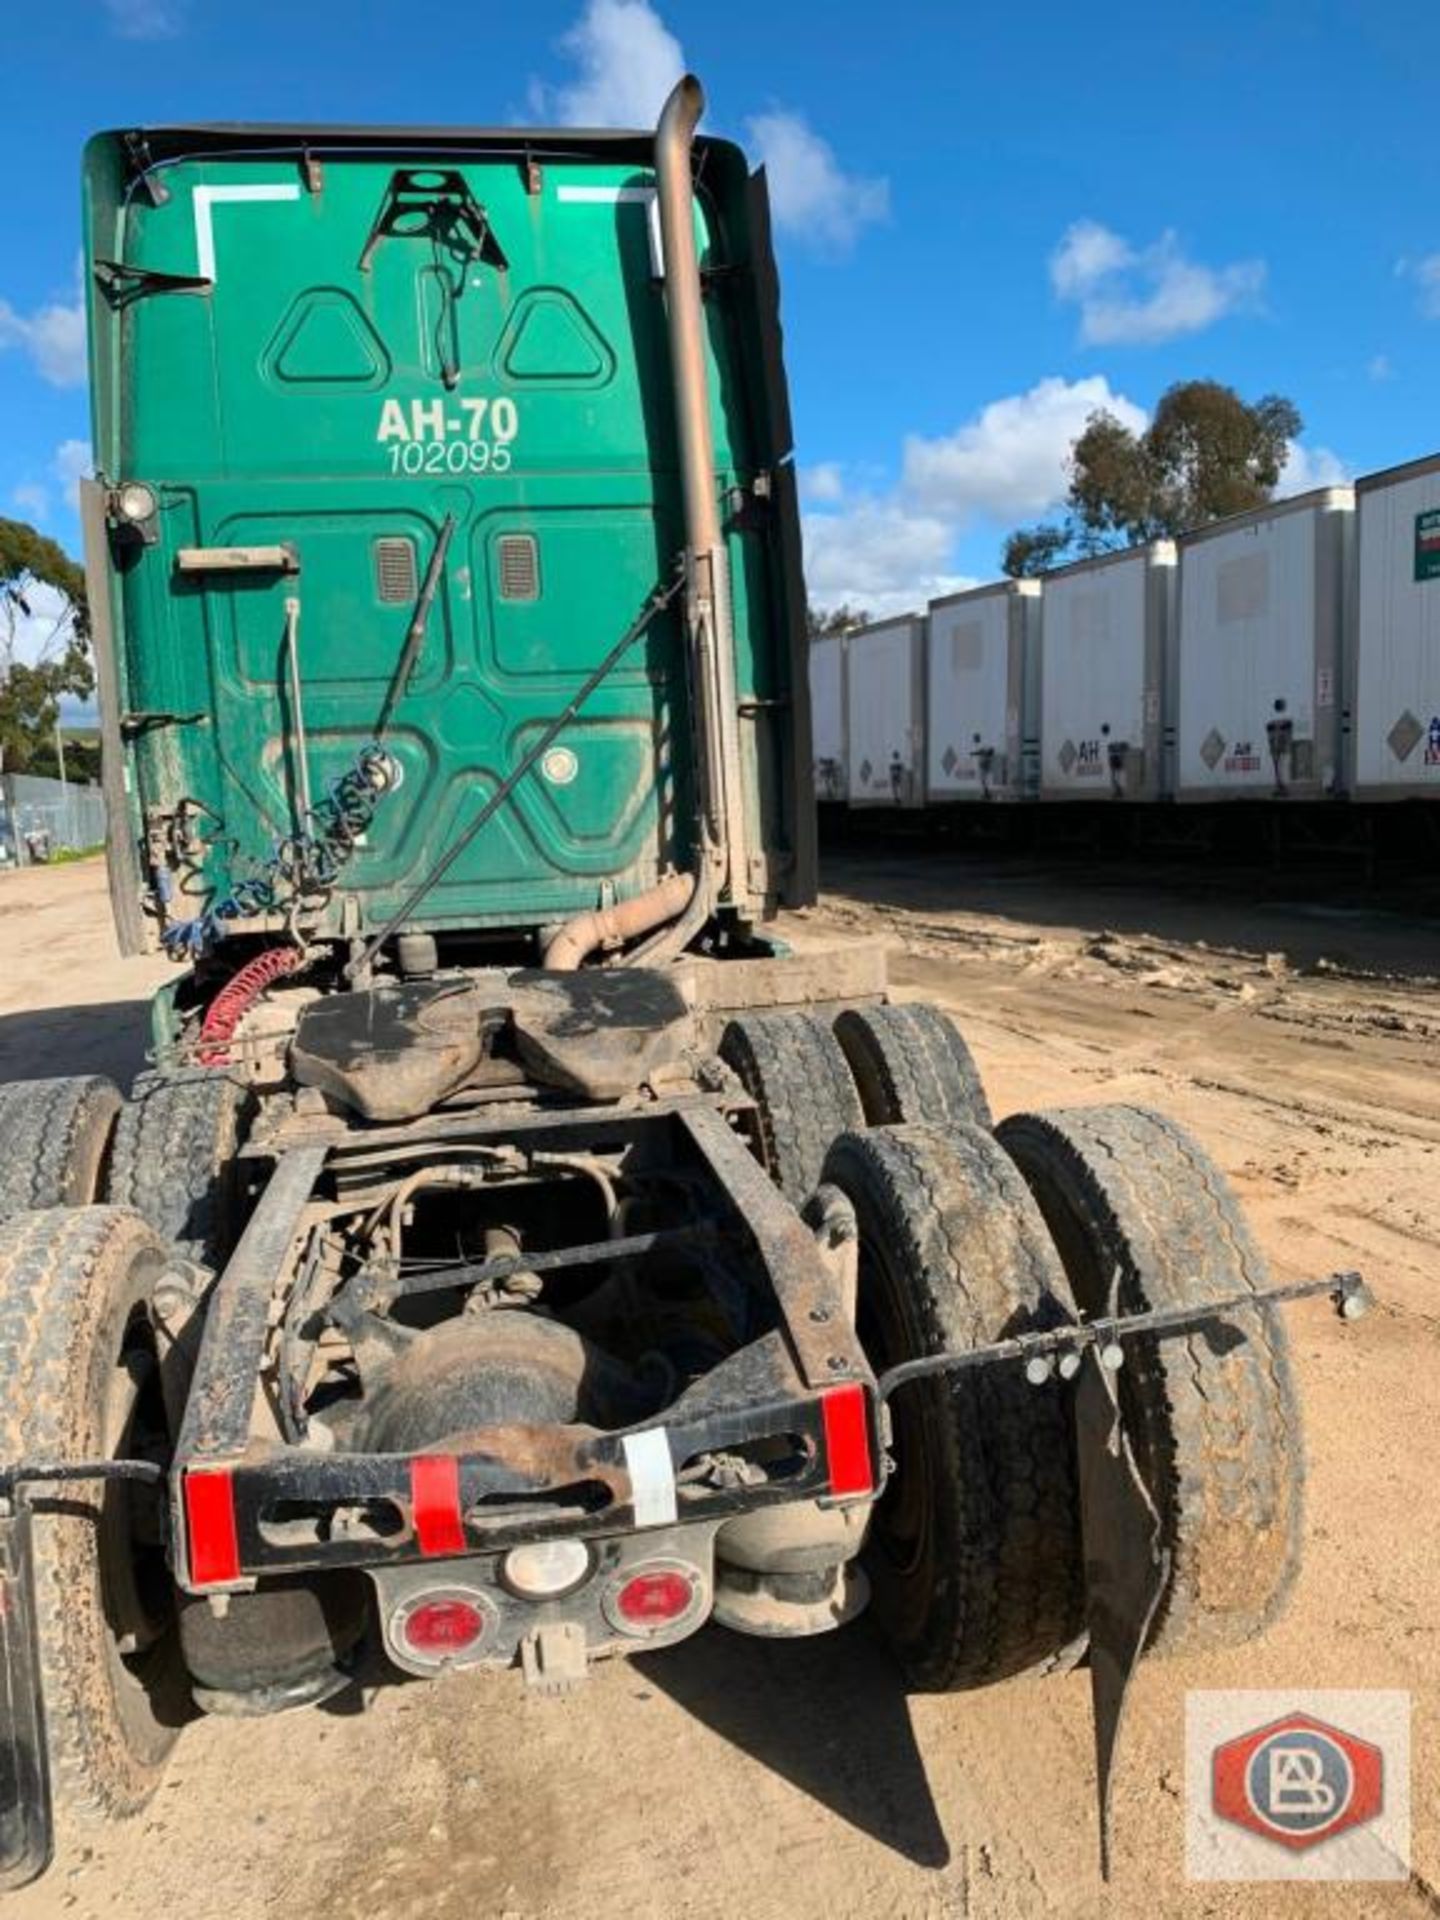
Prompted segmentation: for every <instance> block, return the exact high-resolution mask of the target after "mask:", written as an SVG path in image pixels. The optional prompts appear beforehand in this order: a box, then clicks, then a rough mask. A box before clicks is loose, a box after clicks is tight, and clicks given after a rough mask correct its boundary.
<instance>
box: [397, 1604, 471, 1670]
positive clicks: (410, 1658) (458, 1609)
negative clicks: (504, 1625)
mask: <svg viewBox="0 0 1440 1920" xmlns="http://www.w3.org/2000/svg"><path fill="white" fill-rule="evenodd" d="M496 1623H497V1615H496V1612H495V1609H494V1606H493V1604H492V1603H491V1601H490V1600H489V1599H488V1597H487V1596H486V1595H485V1594H483V1593H480V1592H479V1591H477V1590H475V1589H473V1588H464V1587H427V1588H425V1589H423V1590H422V1591H421V1592H419V1593H412V1594H411V1595H409V1597H408V1598H407V1599H405V1600H402V1601H401V1603H400V1605H399V1606H397V1607H396V1608H395V1609H394V1611H393V1612H392V1613H391V1615H390V1617H389V1620H388V1622H387V1627H386V1639H387V1641H388V1643H389V1647H390V1652H391V1654H392V1656H393V1657H394V1658H395V1660H396V1661H397V1662H398V1663H399V1664H400V1665H401V1666H402V1667H408V1668H409V1669H410V1671H411V1672H412V1673H434V1672H436V1671H437V1670H438V1669H439V1668H441V1667H463V1666H467V1665H469V1664H470V1662H471V1661H474V1660H479V1659H480V1658H482V1657H483V1655H484V1653H485V1650H486V1647H487V1646H488V1644H489V1642H490V1640H491V1638H492V1636H493V1632H494V1629H495V1626H496Z"/></svg>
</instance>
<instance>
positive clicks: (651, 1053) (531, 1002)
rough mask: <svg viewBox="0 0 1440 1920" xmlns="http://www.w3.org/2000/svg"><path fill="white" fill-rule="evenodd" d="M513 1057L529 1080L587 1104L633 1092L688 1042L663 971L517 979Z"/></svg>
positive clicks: (685, 1015)
mask: <svg viewBox="0 0 1440 1920" xmlns="http://www.w3.org/2000/svg"><path fill="white" fill-rule="evenodd" d="M510 992H511V1009H512V1017H513V1020H514V1023H515V1037H516V1040H517V1042H518V1045H519V1048H520V1057H521V1059H522V1060H523V1061H524V1062H525V1063H526V1065H527V1066H528V1067H529V1068H530V1070H531V1072H532V1073H533V1074H534V1075H535V1077H536V1079H537V1080H540V1081H542V1082H543V1083H545V1084H547V1085H550V1086H556V1087H561V1088H564V1089H566V1090H568V1091H571V1092H575V1093H578V1094H581V1095H583V1096H584V1097H586V1098H587V1099H591V1100H618V1099H620V1098H621V1097H622V1096H623V1095H625V1094H627V1093H634V1092H636V1091H637V1089H638V1088H639V1087H640V1086H641V1084H642V1083H643V1082H644V1081H645V1080H647V1079H648V1078H649V1076H650V1075H651V1074H652V1073H654V1072H655V1071H657V1070H658V1069H659V1068H662V1067H668V1066H672V1065H674V1064H675V1063H676V1062H677V1061H678V1060H680V1059H681V1057H682V1056H683V1054H684V1052H685V1049H686V1048H687V1047H688V1046H690V1045H691V1044H692V1042H693V1039H694V1034H693V1030H692V1023H691V1017H690V1011H689V1009H688V1008H687V1006H686V1005H685V1002H684V1000H683V999H682V998H681V996H680V994H679V993H678V992H677V991H676V987H675V983H674V982H673V981H672V980H671V979H670V977H669V975H668V973H666V972H662V971H659V970H656V971H651V970H648V969H640V968H617V969H616V970H615V971H614V972H603V971H600V970H598V969H592V970H591V971H590V972H586V973H522V974H515V975H513V976H512V977H511V981H510Z"/></svg>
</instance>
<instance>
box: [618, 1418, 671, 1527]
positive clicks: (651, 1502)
mask: <svg viewBox="0 0 1440 1920" xmlns="http://www.w3.org/2000/svg"><path fill="white" fill-rule="evenodd" d="M621 1445H622V1446H623V1448H624V1449H625V1466H626V1470H627V1471H628V1473H629V1475H630V1486H631V1489H632V1492H633V1495H634V1500H635V1524H636V1526H637V1527H673V1526H674V1524H675V1517H676V1506H675V1469H674V1467H673V1466H672V1465H671V1462H670V1441H669V1438H668V1436H667V1434H666V1432H665V1429H664V1428H663V1427H650V1428H648V1429H647V1430H646V1431H645V1432H644V1433H627V1434H626V1436H625V1438H624V1440H623V1441H622V1442H621Z"/></svg>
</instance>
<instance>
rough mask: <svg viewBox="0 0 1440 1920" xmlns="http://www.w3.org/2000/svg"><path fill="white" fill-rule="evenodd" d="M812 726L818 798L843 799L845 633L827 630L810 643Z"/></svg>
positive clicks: (824, 800)
mask: <svg viewBox="0 0 1440 1920" xmlns="http://www.w3.org/2000/svg"><path fill="white" fill-rule="evenodd" d="M810 729H811V738H812V740H813V743H814V744H813V749H812V750H813V752H814V756H815V798H816V799H817V800H818V801H820V803H821V804H822V805H823V804H824V803H825V802H827V801H837V800H838V801H840V802H842V803H843V802H844V800H845V796H846V777H845V637H844V635H843V634H838V633H834V634H826V635H825V637H824V638H823V639H819V640H814V641H812V642H811V645H810Z"/></svg>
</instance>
